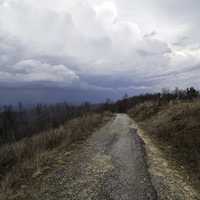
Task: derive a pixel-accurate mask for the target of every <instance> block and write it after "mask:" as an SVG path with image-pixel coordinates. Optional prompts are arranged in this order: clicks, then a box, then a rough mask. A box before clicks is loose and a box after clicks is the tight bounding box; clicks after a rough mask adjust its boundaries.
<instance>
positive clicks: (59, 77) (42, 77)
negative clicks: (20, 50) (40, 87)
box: [0, 60, 79, 86]
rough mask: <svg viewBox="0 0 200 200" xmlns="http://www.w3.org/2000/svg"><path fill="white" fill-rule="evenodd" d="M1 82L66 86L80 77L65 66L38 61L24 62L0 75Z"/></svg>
mask: <svg viewBox="0 0 200 200" xmlns="http://www.w3.org/2000/svg"><path fill="white" fill-rule="evenodd" d="M0 80H4V81H12V82H34V81H41V82H55V83H62V84H63V85H65V86H69V85H71V84H72V83H73V82H76V81H78V80H79V77H78V76H77V75H76V74H75V73H74V72H73V71H72V70H70V69H68V68H67V67H66V66H64V65H50V64H47V63H41V62H40V61H37V60H23V61H20V62H18V63H16V64H15V65H14V66H10V67H8V69H7V71H4V73H1V74H0Z"/></svg>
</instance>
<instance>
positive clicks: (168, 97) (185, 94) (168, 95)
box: [102, 87, 200, 113]
mask: <svg viewBox="0 0 200 200" xmlns="http://www.w3.org/2000/svg"><path fill="white" fill-rule="evenodd" d="M199 96H200V94H199V91H198V90H196V89H195V88H194V87H190V88H187V89H179V88H175V89H174V90H173V91H170V90H169V89H162V91H161V92H158V93H146V94H142V95H137V96H133V97H128V95H124V97H123V98H122V99H121V100H119V101H117V102H112V101H111V100H109V99H108V100H106V102H105V103H104V104H103V105H102V109H103V110H109V111H112V112H122V113H123V112H127V110H129V109H130V108H133V107H134V106H135V105H137V104H140V103H143V102H146V101H153V102H155V103H157V104H158V105H162V104H166V103H169V102H170V101H173V100H185V101H190V100H193V99H196V98H198V97H199Z"/></svg>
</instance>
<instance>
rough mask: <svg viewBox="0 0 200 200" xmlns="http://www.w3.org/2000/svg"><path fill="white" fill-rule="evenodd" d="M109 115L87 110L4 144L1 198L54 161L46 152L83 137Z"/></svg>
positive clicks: (0, 153)
mask: <svg viewBox="0 0 200 200" xmlns="http://www.w3.org/2000/svg"><path fill="white" fill-rule="evenodd" d="M110 117H111V114H110V113H104V114H88V115H85V116H83V117H80V118H77V119H74V120H71V121H69V122H67V123H66V124H65V125H64V126H61V127H60V128H58V129H55V130H50V131H48V132H44V133H41V134H39V135H36V136H33V137H32V138H26V139H23V140H21V141H19V142H16V143H14V144H11V145H5V146H3V147H2V148H1V149H0V199H4V197H5V196H7V194H8V193H10V194H11V193H14V191H15V190H17V189H18V187H19V186H23V185H27V184H30V182H31V179H32V178H34V177H36V176H37V175H38V174H39V173H41V169H43V170H44V169H47V168H48V167H49V166H51V165H52V164H53V163H51V162H52V161H51V160H50V159H49V156H46V155H47V154H51V152H53V151H54V150H55V149H56V148H61V147H68V146H69V145H70V144H71V143H73V142H76V141H78V140H83V139H84V138H86V137H87V136H88V135H89V134H91V133H92V131H94V129H96V128H97V127H99V126H100V125H101V124H102V123H103V122H105V121H107V120H108V119H109V118H110Z"/></svg>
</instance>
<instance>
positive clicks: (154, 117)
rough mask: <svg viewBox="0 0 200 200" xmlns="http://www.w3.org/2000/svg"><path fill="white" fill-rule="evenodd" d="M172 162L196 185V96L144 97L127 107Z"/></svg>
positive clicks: (199, 126) (199, 111)
mask: <svg viewBox="0 0 200 200" xmlns="http://www.w3.org/2000/svg"><path fill="white" fill-rule="evenodd" d="M128 113H129V115H130V116H131V117H132V118H133V119H134V120H136V121H137V122H138V123H139V125H140V127H141V128H142V129H143V130H144V131H145V133H146V135H149V136H150V137H151V138H152V139H153V140H154V141H155V142H156V144H157V145H158V146H159V147H160V149H161V150H162V151H163V152H164V153H165V154H166V156H167V157H168V159H169V160H171V161H172V163H173V164H175V165H178V166H181V167H182V168H184V170H186V171H187V173H188V175H189V177H188V179H189V181H190V182H192V183H193V184H194V185H196V187H197V188H198V189H200V188H199V185H200V162H199V160H200V123H199V122H200V100H199V99H195V100H187V101H183V100H176V101H170V102H168V103H164V104H158V103H157V102H154V101H146V102H144V103H141V104H138V105H136V106H134V107H133V108H132V109H130V110H129V111H128Z"/></svg>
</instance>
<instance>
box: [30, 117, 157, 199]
mask: <svg viewBox="0 0 200 200" xmlns="http://www.w3.org/2000/svg"><path fill="white" fill-rule="evenodd" d="M131 123H132V122H131V119H130V118H129V117H128V116H127V115H125V114H118V115H116V117H115V118H114V119H113V120H111V121H110V122H109V123H108V124H107V125H106V126H104V127H103V128H101V129H100V130H98V131H96V132H95V133H94V134H93V135H92V136H91V137H90V138H88V140H87V141H85V142H84V143H82V144H80V145H79V147H78V148H74V150H73V151H72V152H66V156H65V155H63V159H62V162H63V165H62V167H60V168H59V169H56V171H54V172H52V173H51V174H49V175H48V176H47V177H45V179H44V180H43V181H42V185H41V187H40V192H39V193H38V191H35V193H34V197H33V196H32V198H31V199H41V200H57V199H60V200H64V199H65V200H66V199H69V200H90V199H94V200H129V199H131V200H133V199H134V200H143V199H145V200H148V199H149V200H154V199H157V194H156V192H155V189H154V187H153V186H152V184H151V180H150V176H149V174H148V169H147V166H146V162H145V159H144V147H143V143H142V141H141V140H140V138H139V137H138V136H137V134H136V131H135V130H134V129H131Z"/></svg>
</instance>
